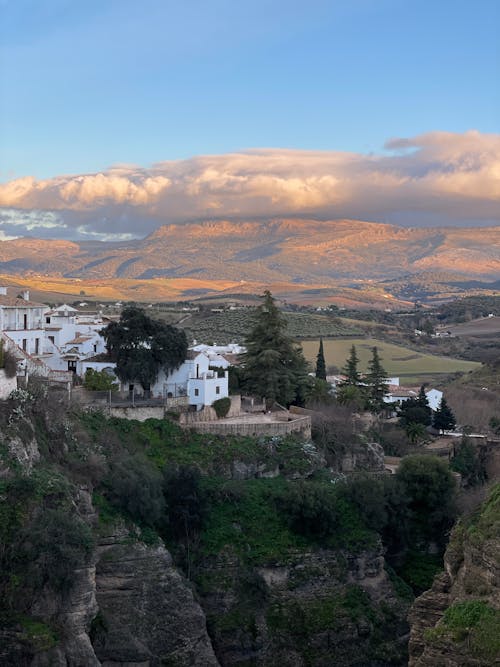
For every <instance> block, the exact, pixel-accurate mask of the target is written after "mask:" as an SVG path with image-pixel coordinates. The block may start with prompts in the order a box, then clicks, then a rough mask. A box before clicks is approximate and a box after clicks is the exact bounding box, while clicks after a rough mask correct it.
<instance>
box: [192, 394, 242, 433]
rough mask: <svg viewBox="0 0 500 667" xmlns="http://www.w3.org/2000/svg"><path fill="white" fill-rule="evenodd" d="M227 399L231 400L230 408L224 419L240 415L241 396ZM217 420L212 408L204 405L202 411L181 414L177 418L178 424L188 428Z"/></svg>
mask: <svg viewBox="0 0 500 667" xmlns="http://www.w3.org/2000/svg"><path fill="white" fill-rule="evenodd" d="M229 398H230V399H231V407H230V408H229V412H228V413H227V415H226V417H237V416H238V415H239V414H240V413H241V396H239V395H238V396H229ZM218 419H219V418H218V417H217V413H216V412H215V410H214V408H212V407H211V406H209V405H206V406H205V407H204V408H203V410H198V411H197V412H184V413H182V414H181V415H180V416H179V423H180V424H181V425H183V426H184V425H186V426H190V425H193V424H198V423H199V422H214V421H218Z"/></svg>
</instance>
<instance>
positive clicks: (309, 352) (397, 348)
mask: <svg viewBox="0 0 500 667" xmlns="http://www.w3.org/2000/svg"><path fill="white" fill-rule="evenodd" d="M318 344H319V339H318V338H316V339H315V340H304V341H302V342H301V345H302V349H303V350H304V356H305V357H306V359H307V360H308V361H310V362H311V363H313V362H314V361H315V358H316V354H317V351H318ZM353 345H354V346H355V348H356V354H357V356H358V357H359V365H358V369H359V372H360V373H364V372H366V371H367V369H368V363H369V361H370V359H371V356H372V349H373V347H374V346H376V347H377V350H378V352H379V354H380V356H381V357H383V359H384V367H385V369H386V371H387V373H388V374H389V375H391V376H392V375H396V376H399V377H400V378H401V379H402V381H403V379H404V382H405V383H418V384H421V383H422V382H430V381H433V380H434V381H435V380H436V379H439V378H443V377H444V376H449V375H450V374H453V373H457V372H464V373H468V372H469V371H474V370H476V369H478V368H479V364H478V363H476V362H472V361H464V360H462V359H454V358H452V357H451V356H437V355H434V354H429V353H427V352H422V351H421V350H419V349H414V348H413V349H412V347H405V346H403V345H396V344H394V343H392V342H391V343H389V342H386V341H383V340H380V339H377V338H359V337H358V338H350V339H349V338H337V339H333V338H330V339H327V338H326V337H325V338H324V340H323V346H324V354H325V360H326V365H327V367H328V366H331V365H336V366H340V365H341V363H342V361H343V360H344V359H346V358H347V357H348V356H349V353H350V350H351V348H352V346H353Z"/></svg>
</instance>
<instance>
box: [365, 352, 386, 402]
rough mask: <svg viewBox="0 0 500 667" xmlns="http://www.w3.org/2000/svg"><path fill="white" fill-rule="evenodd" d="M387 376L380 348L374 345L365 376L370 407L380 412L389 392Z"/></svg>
mask: <svg viewBox="0 0 500 667" xmlns="http://www.w3.org/2000/svg"><path fill="white" fill-rule="evenodd" d="M386 378H387V373H386V371H385V369H384V367H383V366H382V361H381V359H380V356H379V353H378V349H377V347H373V348H372V358H371V360H370V362H369V364H368V373H367V374H366V378H365V380H366V384H367V385H368V407H369V409H370V410H372V411H373V412H380V411H381V410H382V408H383V407H384V396H385V395H386V394H387V384H386Z"/></svg>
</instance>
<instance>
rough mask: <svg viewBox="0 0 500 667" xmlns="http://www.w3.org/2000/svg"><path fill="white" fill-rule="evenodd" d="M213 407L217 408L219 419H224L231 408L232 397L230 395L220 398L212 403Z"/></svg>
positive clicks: (216, 412)
mask: <svg viewBox="0 0 500 667" xmlns="http://www.w3.org/2000/svg"><path fill="white" fill-rule="evenodd" d="M212 407H213V409H214V410H215V414H216V415H217V417H218V418H219V419H223V418H224V417H225V416H226V415H227V413H228V412H229V410H230V408H231V399H230V398H229V396H225V397H224V398H219V399H217V400H216V401H214V402H213V403H212Z"/></svg>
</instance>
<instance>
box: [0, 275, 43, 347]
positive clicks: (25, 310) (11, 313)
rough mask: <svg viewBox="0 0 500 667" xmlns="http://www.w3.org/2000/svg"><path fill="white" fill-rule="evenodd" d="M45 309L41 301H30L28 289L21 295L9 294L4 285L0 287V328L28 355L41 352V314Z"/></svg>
mask: <svg viewBox="0 0 500 667" xmlns="http://www.w3.org/2000/svg"><path fill="white" fill-rule="evenodd" d="M46 310H47V306H45V305H44V304H43V303H36V302H35V301H30V293H29V291H28V290H24V291H23V292H22V294H21V296H11V295H9V294H7V288H6V287H0V330H1V331H2V332H3V333H4V334H5V335H6V336H7V337H8V338H9V339H10V340H11V341H12V342H13V343H14V344H15V345H17V346H18V347H19V348H20V349H21V350H22V351H23V352H25V353H27V354H29V355H39V354H42V352H43V341H44V339H45V334H44V329H43V315H44V312H45V311H46Z"/></svg>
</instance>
